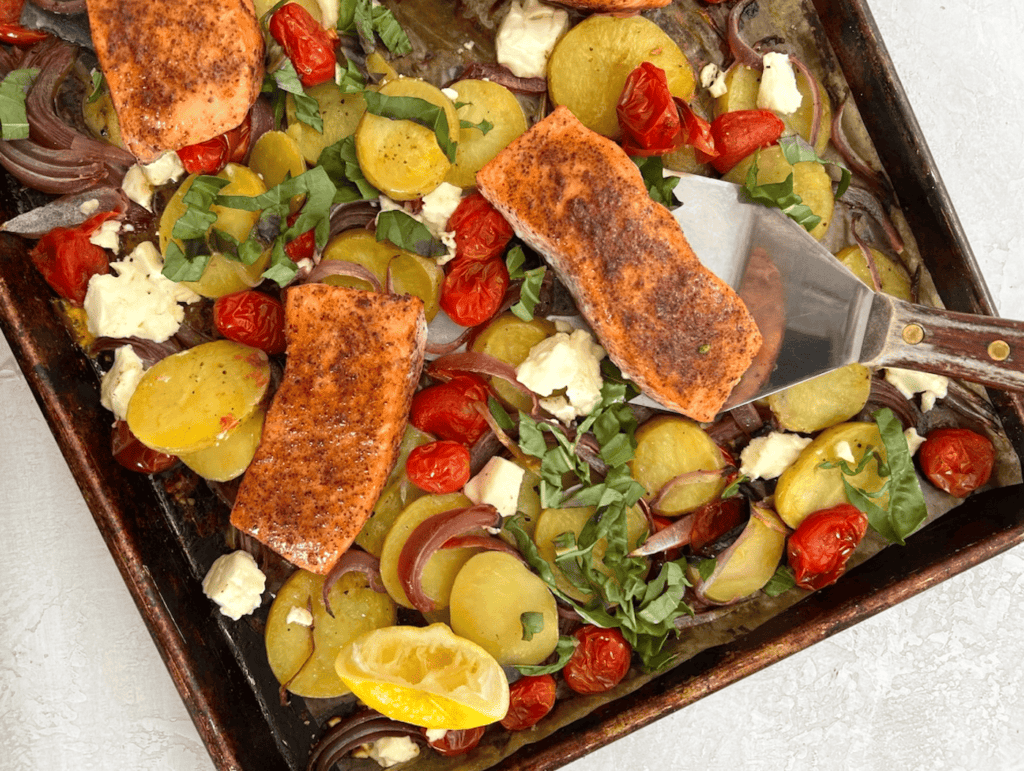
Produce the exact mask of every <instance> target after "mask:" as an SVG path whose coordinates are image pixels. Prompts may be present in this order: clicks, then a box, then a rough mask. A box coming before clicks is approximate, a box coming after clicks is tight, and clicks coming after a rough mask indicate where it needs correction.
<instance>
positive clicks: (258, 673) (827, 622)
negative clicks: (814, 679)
mask: <svg viewBox="0 0 1024 771" xmlns="http://www.w3.org/2000/svg"><path fill="white" fill-rule="evenodd" d="M814 5H815V6H816V8H817V10H818V13H819V15H820V17H821V19H822V23H823V26H824V29H825V30H826V32H827V34H828V37H829V39H830V40H831V42H832V45H833V48H834V51H835V53H836V55H837V57H838V59H839V61H840V62H841V64H842V67H843V70H844V73H845V76H846V80H847V82H848V83H849V85H850V87H851V89H852V91H853V95H854V97H855V99H856V100H857V103H858V106H859V107H860V113H861V116H862V118H863V119H864V121H865V123H866V125H867V127H868V130H869V133H870V134H871V135H872V137H874V139H875V145H876V148H877V149H878V152H879V155H880V157H881V160H882V162H883V165H884V166H885V168H886V169H887V171H888V173H889V176H890V178H891V179H892V181H893V184H894V188H895V190H896V192H897V195H898V198H899V202H900V205H901V207H902V209H903V211H904V213H905V215H906V217H907V220H908V222H909V223H910V225H911V228H912V230H913V231H914V233H915V235H916V237H917V239H918V241H919V244H920V246H921V251H922V253H923V254H925V255H926V260H927V263H928V267H929V268H930V270H931V272H932V274H933V277H934V278H935V281H936V285H937V288H938V290H939V293H940V295H941V296H942V298H943V301H944V302H945V303H946V305H947V306H948V307H950V308H952V309H954V310H961V311H967V312H976V313H992V311H993V305H992V301H991V298H990V296H989V294H988V292H987V290H986V288H985V285H984V281H983V280H982V277H981V275H980V273H979V270H978V268H977V265H976V263H975V261H974V258H973V255H972V254H971V251H970V248H969V246H968V244H967V241H966V238H965V236H964V233H963V230H962V228H961V227H960V224H959V222H958V221H957V218H956V215H955V213H954V211H953V208H952V205H951V203H950V201H949V198H948V196H947V195H946V192H945V189H944V188H943V186H942V183H941V180H940V179H939V177H938V174H937V172H936V171H935V168H934V163H933V161H932V158H931V156H930V154H929V152H928V149H927V146H926V144H925V142H924V139H923V137H922V136H921V132H920V129H919V127H918V125H917V122H916V120H915V119H914V117H913V114H912V112H911V110H910V107H909V103H908V102H907V99H906V96H905V95H904V93H903V90H902V88H901V87H900V85H899V81H898V78H897V77H896V74H895V72H894V71H893V67H892V62H891V60H890V59H889V57H888V55H887V53H886V51H885V47H884V45H883V44H882V42H881V40H880V39H879V35H878V31H877V28H876V27H875V25H874V22H873V20H872V19H871V15H870V12H869V10H868V8H867V5H866V3H865V2H863V0H814ZM20 205H24V193H23V191H21V190H19V189H17V188H16V187H15V186H14V185H13V184H12V183H11V182H10V180H8V184H7V186H6V187H5V188H4V189H2V190H0V215H2V216H3V217H4V218H6V217H7V216H8V215H9V214H10V213H11V212H13V211H15V210H16V208H17V207H18V206H20ZM50 296H51V295H50V293H49V291H48V289H47V288H46V286H45V284H44V283H43V281H42V279H41V278H40V277H39V276H38V274H37V273H36V271H35V270H33V269H31V267H29V263H28V261H27V259H26V254H25V244H24V242H22V241H20V240H19V239H17V238H14V237H11V236H7V235H0V328H2V329H3V331H4V334H5V335H6V336H7V338H8V340H9V341H10V344H11V347H12V349H13V351H14V353H15V356H16V357H17V359H18V361H19V363H20V365H21V367H22V370H23V371H24V373H25V375H26V378H27V379H28V381H29V384H30V386H31V388H32V390H33V392H34V394H35V396H36V399H37V400H38V402H39V404H40V406H41V408H42V410H43V413H44V414H45V416H46V418H47V420H48V422H49V425H50V427H51V429H52V431H53V433H54V435H55V436H56V438H57V441H58V444H59V445H60V447H61V450H62V452H63V453H64V456H65V458H66V459H67V462H68V465H69V467H70V468H71V471H72V473H73V474H74V476H75V479H76V481H77V482H78V485H79V487H80V488H81V490H82V493H83V495H84V497H85V499H86V501H87V503H88V505H89V507H90V509H91V511H92V512H93V515H94V517H95V519H96V523H97V526H98V527H99V529H100V531H101V533H102V534H103V537H104V539H105V540H106V542H107V544H108V546H109V548H110V551H111V554H112V555H113V557H114V560H115V562H116V563H117V565H118V568H119V570H120V571H121V574H122V576H123V577H124V580H125V583H126V584H127V586H128V588H129V590H130V592H131V594H132V597H133V598H134V600H135V602H136V604H137V605H138V608H139V611H140V613H141V614H142V616H143V617H144V619H145V620H146V623H147V625H148V627H149V630H150V633H151V634H152V635H153V638H154V641H155V642H156V644H157V647H158V648H159V650H160V652H161V655H162V656H163V658H164V660H165V662H166V664H167V667H168V670H169V672H170V674H171V677H172V678H173V680H174V682H175V685H176V687H177V688H178V690H179V692H180V694H181V697H182V699H183V700H184V702H185V704H186V706H187V708H188V710H189V712H190V714H191V716H192V719H193V721H194V722H195V724H196V726H197V728H198V730H199V733H200V735H201V736H202V738H203V740H204V741H205V743H206V745H207V747H208V749H209V752H210V755H211V757H212V759H213V761H214V763H215V765H216V766H217V767H218V768H219V769H223V770H225V771H226V770H227V769H245V770H247V771H254V770H255V769H260V770H261V771H262V770H264V769H265V770H266V771H276V770H277V769H281V771H284V770H285V769H299V768H302V767H304V764H305V758H306V756H307V753H308V748H309V746H310V744H311V742H312V741H313V740H314V738H315V734H316V733H317V729H316V727H315V722H313V721H310V720H308V717H309V716H308V715H305V714H304V713H303V712H302V710H301V709H300V708H297V707H291V708H286V707H281V706H280V704H279V703H278V701H277V683H276V681H275V680H274V678H273V676H272V675H271V673H270V672H269V668H268V667H267V665H266V663H265V661H264V654H263V650H262V648H263V646H262V639H261V635H260V633H259V628H258V625H256V624H241V625H236V626H235V627H234V628H233V629H232V633H231V636H229V635H228V634H226V633H225V627H224V626H223V625H222V624H221V623H220V621H219V620H218V617H217V615H216V613H215V612H212V611H211V608H210V604H209V602H208V601H207V599H206V598H205V597H204V596H203V595H202V592H201V589H200V585H199V580H197V571H198V565H200V564H207V563H208V561H209V560H206V559H205V558H206V556H208V555H209V554H210V553H211V550H216V549H218V548H220V545H219V544H220V540H219V539H220V534H219V533H220V529H219V527H217V526H215V525H214V524H213V522H214V520H216V519H217V517H220V516H222V515H223V514H222V512H221V513H218V509H217V505H216V503H215V502H212V501H208V502H204V500H205V499H201V500H200V501H199V502H198V503H197V504H195V505H194V506H191V507H190V508H186V510H185V511H184V512H183V511H182V510H181V508H180V503H181V500H183V499H185V498H187V497H188V496H187V492H188V491H187V490H185V491H182V490H180V489H179V490H175V489H174V485H175V484H178V483H180V482H181V480H177V481H176V479H175V477H174V476H173V475H171V476H169V477H165V478H164V479H163V481H162V483H161V484H160V485H156V486H155V485H154V484H153V483H152V482H151V481H150V480H149V479H148V478H146V477H141V476H138V475H135V474H132V473H130V472H127V471H125V470H124V469H122V468H121V467H120V466H119V465H117V464H116V463H115V462H114V461H113V459H112V457H111V455H110V453H109V451H108V449H107V448H108V446H109V424H110V419H109V414H108V413H107V412H106V411H105V410H104V409H103V408H102V407H101V406H100V404H99V387H98V381H97V378H96V376H95V372H94V370H93V368H92V366H91V364H90V362H89V361H88V359H87V358H86V357H85V356H84V355H83V354H82V353H81V352H80V351H79V350H78V349H77V348H76V347H75V346H74V345H73V343H72V340H71V337H70V335H69V334H68V332H67V331H66V329H65V327H64V324H63V322H62V320H61V318H60V315H59V314H58V312H57V310H56V308H55V306H54V305H53V304H52V302H51V301H50V300H49V299H48V298H49V297H50ZM993 401H994V403H995V404H996V407H997V409H998V411H999V413H1000V416H1001V418H1002V420H1003V424H1004V428H1005V430H1006V432H1007V434H1008V436H1009V437H1010V439H1011V442H1012V444H1013V446H1014V449H1015V451H1016V452H1017V454H1018V456H1020V455H1024V397H1021V395H1019V394H1018V395H1007V394H1001V393H995V394H993ZM186 481H187V480H186ZM168 488H169V489H168ZM183 493H184V495H183ZM1022 500H1024V487H1022V486H1021V485H1016V486H1013V487H1008V488H1002V489H998V490H992V491H989V492H986V493H983V494H980V495H976V496H973V497H972V498H970V499H969V500H968V501H967V502H966V503H964V504H963V505H961V506H959V507H957V508H956V509H954V510H953V511H951V512H950V513H948V514H947V515H945V516H944V517H942V518H941V519H940V520H938V521H937V522H935V523H933V524H932V525H930V526H928V527H927V528H925V529H924V530H922V531H921V532H920V533H918V534H915V535H914V536H912V537H911V539H910V540H909V546H908V548H906V549H900V550H897V549H888V550H885V551H883V552H882V553H881V554H879V555H877V556H876V557H874V558H873V559H871V560H869V561H868V562H866V563H864V564H863V565H861V566H859V567H858V568H856V569H855V570H853V571H851V573H850V574H848V575H847V576H846V577H844V579H843V580H842V581H841V582H840V583H839V584H837V585H835V586H833V587H830V588H829V589H826V590H824V591H821V592H817V593H815V594H813V595H811V596H810V597H808V598H807V599H805V600H804V601H803V602H801V603H799V604H798V605H796V606H794V607H793V608H791V609H790V610H788V611H786V612H785V613H783V614H781V615H779V616H777V617H775V618H774V619H772V620H771V621H769V622H768V623H766V624H764V625H763V626H761V627H759V628H758V629H756V630H755V631H753V632H751V633H750V634H748V635H746V636H744V637H742V638H740V639H739V640H737V641H735V642H733V643H731V644H728V645H724V646H720V647H717V648H713V649H710V650H707V651H705V652H704V653H701V654H699V655H698V656H696V657H695V658H693V659H691V660H689V661H687V662H685V663H684V664H682V665H681V666H679V667H677V668H676V669H674V670H672V671H670V672H669V673H667V674H666V675H664V676H663V677H660V678H657V679H655V680H653V681H652V682H650V683H648V684H647V685H645V686H644V687H642V688H640V689H639V690H637V691H636V692H634V693H632V694H630V695H629V696H627V697H625V698H623V699H620V700H618V701H616V702H614V703H612V704H609V705H607V706H605V707H603V708H601V709H599V710H597V711H596V712H594V713H592V714H591V715H590V716H588V717H586V718H583V719H582V720H580V721H578V722H576V723H574V724H572V725H571V726H570V727H569V728H566V729H562V730H561V731H558V732H556V733H555V734H553V735H552V736H550V737H548V738H547V739H545V740H543V741H540V742H538V743H536V744H533V745H530V746H527V747H525V748H523V749H521V750H520V751H519V752H517V753H516V754H515V755H513V756H511V757H510V758H507V759H506V760H504V761H502V762H501V763H500V764H499V765H498V766H497V767H498V768H501V769H519V770H520V771H523V770H525V769H547V768H554V767H557V766H559V765H562V764H564V763H567V762H569V761H571V760H574V759H576V758H578V757H581V756H582V755H584V754H586V753H587V752H589V751H591V750H593V749H595V748H596V747H598V746H601V745H603V744H606V743H608V742H611V741H614V740H615V739H617V738H619V737H621V736H623V735H625V734H627V733H629V732H631V731H633V730H636V729H637V728H640V727H642V726H644V725H647V724H648V723H651V722H653V721H654V720H656V719H658V718H659V717H661V716H663V715H665V714H667V713H668V712H671V711H674V710H676V709H679V708H681V707H683V706H685V705H687V704H690V703H692V702H694V701H696V700H697V699H700V698H702V697H703V696H705V695H707V694H709V693H711V692H713V691H715V690H718V689H719V688H722V687H724V686H726V685H728V684H729V683H732V682H735V681H736V680H738V679H740V678H742V677H745V676H746V675H748V674H751V673H752V672H755V671H757V670H759V669H761V668H763V667H765V666H768V665H769V664H771V663H773V662H775V661H778V660H780V659H782V658H784V657H786V656H788V655H790V654H792V653H795V652H797V651H799V650H802V649H803V648H806V647H808V646H809V645H811V644H813V643H814V642H817V641H819V640H821V639H824V638H825V637H827V636H829V635H830V634H833V633H835V632H837V631H840V630H842V629H844V628H846V627H848V626H851V625H852V624H855V623H857V622H858V621H860V620H862V619H864V618H867V617H868V616H871V615H873V614H874V613H877V612H879V611H880V610H883V609H885V608H888V607H890V606H892V605H894V604H896V603H898V602H901V601H902V600H904V599H906V598H908V597H910V596H912V595H914V594H916V593H918V592H920V591H923V590H924V589H926V588H928V587H930V586H933V585H935V584H936V583H939V582H940V581H943V580H945V579H946V578H949V577H950V576H952V575H955V574H957V573H959V572H961V571H963V570H966V569H968V568H970V567H971V566H973V565H976V564H978V563H979V562H981V561H983V560H985V559H988V558H989V557H992V556H994V555H996V554H998V553H1000V552H1002V551H1004V550H1006V549H1009V548H1011V547H1012V546H1014V545H1016V544H1018V543H1020V542H1021V541H1022V540H1024V503H1022ZM198 578H201V576H198ZM297 701H298V700H297Z"/></svg>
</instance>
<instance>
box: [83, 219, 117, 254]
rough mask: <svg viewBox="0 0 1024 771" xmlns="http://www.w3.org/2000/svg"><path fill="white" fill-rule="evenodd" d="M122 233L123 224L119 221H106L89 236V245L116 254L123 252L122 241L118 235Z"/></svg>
mask: <svg viewBox="0 0 1024 771" xmlns="http://www.w3.org/2000/svg"><path fill="white" fill-rule="evenodd" d="M120 232H121V223H120V222H118V221H117V220H104V221H103V222H101V223H100V226H99V227H98V228H96V230H94V231H93V234H92V235H91V236H89V243H90V244H95V245H96V246H98V247H100V248H101V249H109V250H110V251H112V252H113V253H114V254H117V253H118V252H119V251H121V240H120V239H119V238H118V237H117V234H118V233H120Z"/></svg>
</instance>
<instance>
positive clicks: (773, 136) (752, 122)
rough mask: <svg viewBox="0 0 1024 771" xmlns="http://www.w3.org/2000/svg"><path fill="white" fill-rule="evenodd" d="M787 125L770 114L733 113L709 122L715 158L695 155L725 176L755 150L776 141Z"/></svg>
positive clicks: (768, 111)
mask: <svg viewBox="0 0 1024 771" xmlns="http://www.w3.org/2000/svg"><path fill="white" fill-rule="evenodd" d="M785 128H786V124H785V123H783V122H782V119H781V118H779V116H777V115H776V114H775V113H773V112H772V111H771V110H736V111H735V112H727V113H723V114H722V115H719V116H718V117H717V118H715V119H714V120H713V121H711V136H712V138H713V139H714V142H715V150H716V151H717V152H718V155H716V156H714V157H711V156H709V155H708V154H706V153H700V152H698V153H697V160H698V161H700V162H701V163H708V162H710V163H711V165H712V166H714V167H715V170H716V171H718V173H719V174H725V173H726V172H728V171H729V169H731V168H732V167H733V166H735V165H736V164H737V163H739V162H740V161H742V160H743V159H744V158H746V157H747V156H748V155H750V154H751V153H752V152H754V151H755V150H758V149H760V148H762V147H769V146H770V145H773V144H775V143H776V142H778V141H779V137H781V136H782V132H783V131H784V130H785Z"/></svg>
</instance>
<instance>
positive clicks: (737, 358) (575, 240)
mask: <svg viewBox="0 0 1024 771" xmlns="http://www.w3.org/2000/svg"><path fill="white" fill-rule="evenodd" d="M477 185H478V187H479V189H480V191H481V192H482V193H483V195H484V196H485V197H486V198H487V199H488V200H489V201H490V202H491V203H492V204H493V205H494V206H495V207H496V208H497V209H498V211H500V212H501V213H502V215H504V217H505V218H506V219H507V220H508V221H509V222H510V223H511V225H512V227H513V228H514V229H515V232H516V234H517V235H518V236H519V237H520V238H522V239H523V240H524V241H526V242H527V243H528V244H530V245H531V246H532V247H534V248H535V249H537V250H538V251H539V252H540V253H541V254H542V255H543V256H544V257H545V259H547V261H548V262H549V264H550V265H551V266H552V267H553V268H554V270H555V272H556V273H557V274H558V277H559V279H560V280H561V281H562V283H563V284H565V285H566V287H568V289H569V291H570V292H571V293H572V294H573V296H574V297H575V299H576V304H577V306H578V307H579V309H580V312H581V313H582V314H583V316H584V318H585V319H586V320H587V321H588V322H589V324H590V326H591V328H592V329H593V330H594V332H595V333H596V334H597V337H598V339H599V340H600V341H601V344H602V345H603V346H604V348H605V350H607V352H608V356H609V357H610V358H611V359H612V361H614V362H615V363H616V364H617V365H618V366H619V367H620V368H621V369H622V371H623V373H624V374H625V375H626V376H627V377H629V378H630V379H631V380H633V381H634V382H635V383H636V384H637V385H638V386H639V387H640V389H641V390H642V391H643V392H644V393H645V394H647V395H648V396H650V397H651V398H652V399H654V400H655V401H657V402H659V403H661V404H663V405H664V406H665V407H666V408H668V409H670V410H674V411H676V412H681V413H683V414H684V415H688V416H690V417H692V418H694V419H696V420H700V421H709V420H713V419H714V417H715V415H716V414H717V413H718V411H719V410H720V409H721V408H722V406H723V405H724V404H725V402H726V399H728V397H729V393H730V391H731V390H732V388H733V386H734V385H735V384H736V383H737V382H738V381H739V379H740V376H742V375H743V373H744V371H746V369H747V367H748V366H749V365H750V363H751V361H752V360H753V358H754V356H755V354H756V353H757V351H758V349H759V348H760V346H761V333H760V331H759V330H758V328H757V325H756V324H755V322H754V320H753V318H752V317H751V315H750V313H749V312H748V311H747V308H746V306H745V305H744V304H743V301H742V300H741V299H740V298H739V296H738V295H737V294H736V293H735V292H734V291H733V290H732V289H731V288H730V287H729V286H728V284H726V283H725V282H724V281H722V280H721V279H719V278H718V277H717V276H715V275H714V274H713V273H712V272H711V271H709V270H708V269H707V268H705V267H704V266H703V265H702V264H701V263H700V260H698V259H697V256H696V255H695V254H694V253H693V250H692V249H691V248H690V245H689V243H687V241H686V238H685V236H684V235H683V232H682V230H681V229H680V227H679V224H678V223H677V222H676V220H675V218H673V216H672V214H671V212H669V210H668V209H666V208H665V207H664V206H662V205H661V204H659V203H655V202H654V201H652V200H651V197H650V195H649V194H648V192H647V189H646V187H645V186H644V182H643V178H642V177H641V175H640V171H639V169H638V168H637V167H636V164H634V163H633V162H632V161H631V160H630V159H629V156H627V155H626V153H625V152H624V151H623V150H622V148H620V147H619V146H618V145H617V144H615V143H614V142H612V141H611V140H609V139H606V138H605V137H602V136H600V135H599V134H596V133H595V132H593V131H591V130H590V129H588V128H586V127H584V126H583V124H581V123H580V122H579V121H578V120H577V119H576V117H575V116H574V115H573V114H572V113H571V112H570V111H569V110H568V109H567V108H565V107H559V108H558V109H556V110H555V111H554V112H553V113H552V114H551V115H550V116H548V117H547V118H545V119H544V120H543V121H541V122H540V123H538V124H537V125H535V126H534V127H533V128H532V129H530V130H529V131H528V132H526V133H525V134H523V135H522V136H521V137H519V139H517V140H515V141H514V142H513V143H512V144H511V145H509V146H508V147H507V148H506V149H505V150H503V151H502V152H501V153H499V154H498V156H497V157H496V158H495V159H494V160H493V161H491V162H490V163H489V164H488V165H487V166H485V167H484V168H483V169H482V170H481V171H480V172H479V173H478V174H477Z"/></svg>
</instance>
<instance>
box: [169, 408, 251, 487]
mask: <svg viewBox="0 0 1024 771" xmlns="http://www.w3.org/2000/svg"><path fill="white" fill-rule="evenodd" d="M265 417H266V412H265V411H264V410H262V409H258V410H256V412H254V413H253V414H252V415H251V416H249V417H248V418H246V420H245V421H244V422H243V423H242V425H240V426H239V427H238V428H236V429H235V430H234V431H232V432H231V433H230V434H228V435H227V436H226V437H224V438H223V439H218V440H217V441H216V442H214V443H213V444H211V445H210V446H209V447H204V448H203V449H201V450H196V451H195V452H186V453H179V454H178V458H179V459H180V460H181V462H182V463H184V464H185V465H186V466H188V467H189V468H190V469H192V470H193V471H194V472H196V473H197V474H199V476H201V477H202V478H203V479H209V480H212V481H214V482H227V481H229V480H231V479H235V478H236V477H240V476H241V475H242V474H243V473H244V472H245V470H246V469H247V468H249V464H250V463H252V459H253V456H254V455H256V448H257V447H259V445H260V438H261V437H262V436H263V419H264V418H265Z"/></svg>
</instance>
